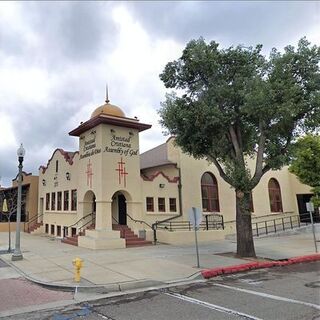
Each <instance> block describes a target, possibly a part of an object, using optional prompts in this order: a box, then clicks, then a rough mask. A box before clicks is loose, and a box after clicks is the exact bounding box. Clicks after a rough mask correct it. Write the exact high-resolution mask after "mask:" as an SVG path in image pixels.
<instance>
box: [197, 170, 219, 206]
mask: <svg viewBox="0 0 320 320" xmlns="http://www.w3.org/2000/svg"><path fill="white" fill-rule="evenodd" d="M201 197H202V210H203V211H204V212H219V211H220V206H219V193H218V183H217V179H216V178H215V176H214V175H213V174H212V173H209V172H205V173H204V174H203V175H202V177H201Z"/></svg>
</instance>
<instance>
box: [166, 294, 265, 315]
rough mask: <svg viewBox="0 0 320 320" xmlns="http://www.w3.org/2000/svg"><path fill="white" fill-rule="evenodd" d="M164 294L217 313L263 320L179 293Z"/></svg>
mask: <svg viewBox="0 0 320 320" xmlns="http://www.w3.org/2000/svg"><path fill="white" fill-rule="evenodd" d="M164 294H166V295H167V296H170V297H174V298H177V299H180V300H183V301H187V302H191V303H194V304H197V305H200V306H202V307H206V308H209V309H212V310H216V311H219V312H224V313H228V314H232V315H235V316H239V317H243V318H245V319H248V320H263V319H261V318H257V317H255V316H252V315H249V314H246V313H242V312H239V311H236V310H232V309H228V308H225V307H222V306H218V305H216V304H212V303H208V302H204V301H201V300H198V299H194V298H191V297H188V296H184V295H182V294H179V293H170V292H165V293H164Z"/></svg>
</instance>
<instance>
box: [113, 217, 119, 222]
mask: <svg viewBox="0 0 320 320" xmlns="http://www.w3.org/2000/svg"><path fill="white" fill-rule="evenodd" d="M112 220H113V221H115V222H116V223H117V224H119V221H118V220H117V219H116V218H115V217H113V216H112Z"/></svg>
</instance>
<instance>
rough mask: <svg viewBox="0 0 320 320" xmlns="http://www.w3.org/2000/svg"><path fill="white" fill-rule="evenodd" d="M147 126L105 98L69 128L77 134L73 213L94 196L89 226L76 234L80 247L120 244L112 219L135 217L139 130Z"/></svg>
mask: <svg viewBox="0 0 320 320" xmlns="http://www.w3.org/2000/svg"><path fill="white" fill-rule="evenodd" d="M150 127H151V125H149V124H144V123H140V122H139V120H138V119H136V118H128V117H126V116H125V113H124V112H123V111H122V110H121V109H120V108H119V107H117V106H115V105H112V104H110V103H109V100H108V97H107V99H106V103H105V104H104V105H102V106H100V107H98V108H96V109H95V110H94V111H93V113H92V115H91V118H90V119H89V120H88V121H86V122H83V123H81V124H80V126H78V127H77V128H76V129H74V130H72V131H71V132H70V133H69V135H71V136H77V137H79V159H80V160H79V166H78V168H79V173H78V186H79V187H78V208H79V209H78V217H79V218H81V217H85V216H86V215H88V214H90V210H91V208H92V203H90V201H88V199H89V198H88V193H89V194H92V198H93V197H94V199H95V210H96V212H95V215H96V217H95V230H87V231H86V236H81V237H79V245H80V246H83V247H88V248H93V249H99V248H101V249H102V248H117V247H124V246H125V243H124V239H120V234H119V231H113V230H112V224H117V223H119V224H126V214H127V213H129V214H130V215H131V216H135V217H138V216H137V215H139V214H140V213H141V211H142V199H141V178H140V156H139V132H141V131H144V130H146V129H149V128H150Z"/></svg>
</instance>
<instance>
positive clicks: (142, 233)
mask: <svg viewBox="0 0 320 320" xmlns="http://www.w3.org/2000/svg"><path fill="white" fill-rule="evenodd" d="M139 238H140V239H143V240H145V239H146V230H144V229H143V230H139Z"/></svg>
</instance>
